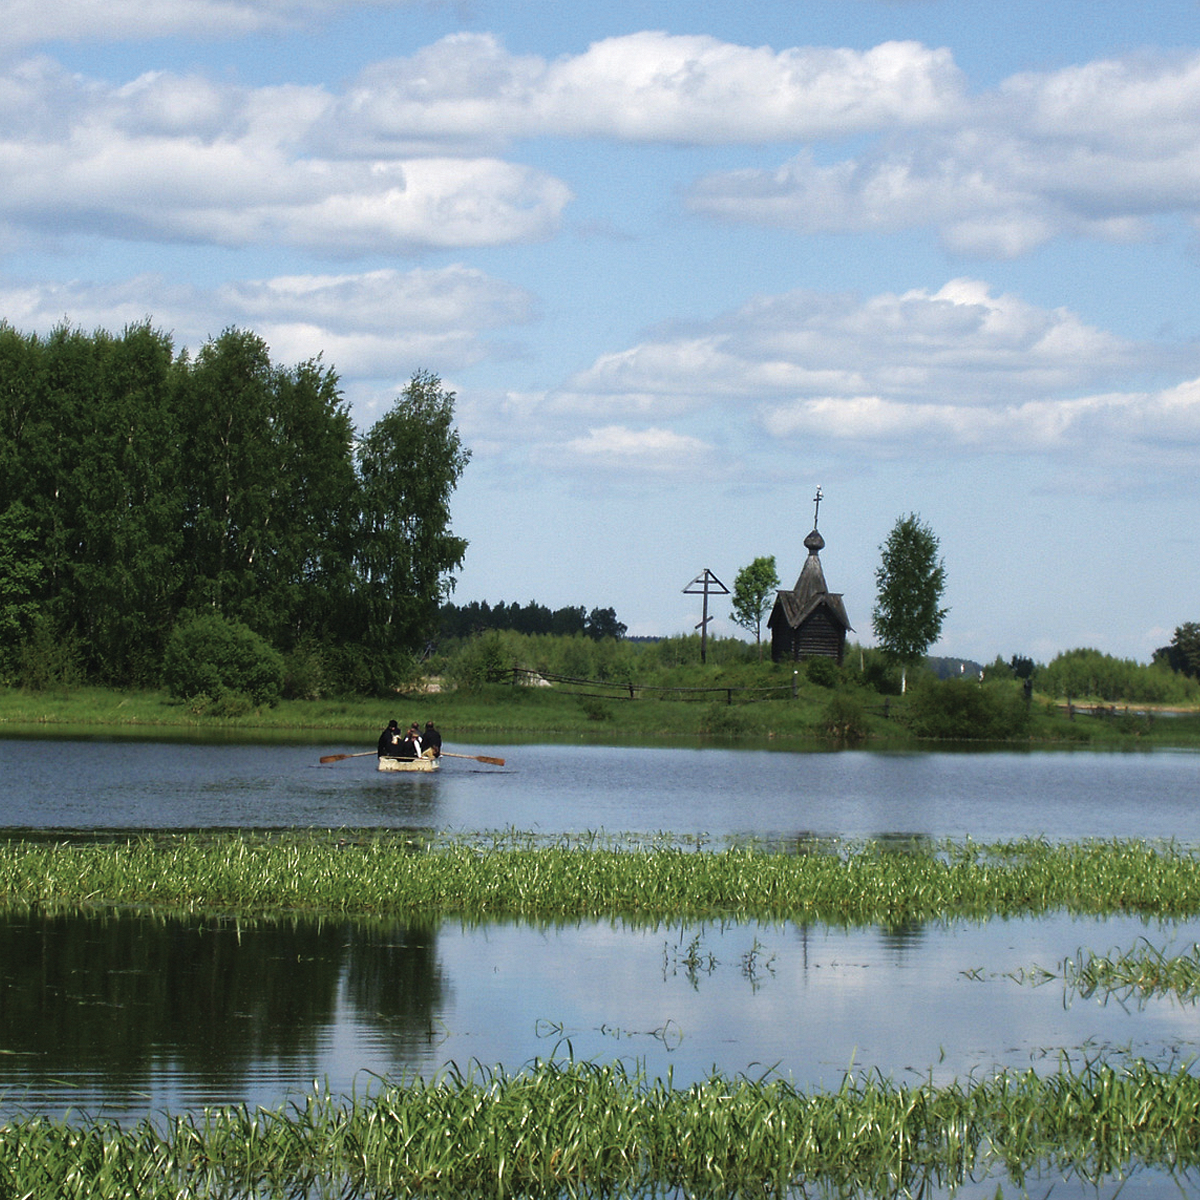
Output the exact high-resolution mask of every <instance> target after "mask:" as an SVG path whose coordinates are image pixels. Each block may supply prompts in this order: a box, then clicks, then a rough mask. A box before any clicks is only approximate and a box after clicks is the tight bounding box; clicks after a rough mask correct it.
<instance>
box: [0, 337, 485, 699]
mask: <svg viewBox="0 0 1200 1200" xmlns="http://www.w3.org/2000/svg"><path fill="white" fill-rule="evenodd" d="M453 409H454V395H453V393H451V392H447V391H445V390H444V389H443V387H442V385H441V381H440V380H439V379H438V377H437V376H436V375H433V374H430V373H428V372H418V373H417V374H415V375H413V377H412V379H411V381H410V382H409V384H408V386H407V387H406V388H405V389H404V391H403V393H402V394H401V395H400V396H399V397H397V399H396V400H395V402H394V403H393V405H392V407H391V408H390V409H389V410H388V411H387V412H385V413H384V415H383V416H382V417H380V419H379V420H378V421H377V422H376V423H375V424H374V425H372V426H371V427H370V428H369V429H367V430H366V431H365V432H363V433H358V432H357V431H356V430H355V428H354V426H353V423H352V421H351V418H350V414H349V410H348V406H347V404H346V403H345V401H344V399H343V397H342V394H341V391H340V389H339V385H338V377H337V374H336V372H335V371H334V370H332V369H331V368H330V367H328V366H327V365H326V364H325V363H324V362H323V361H322V360H321V359H320V358H317V359H311V360H309V361H306V362H303V363H300V364H299V365H296V366H291V367H286V366H280V365H277V364H275V363H273V362H272V361H271V359H270V354H269V351H268V348H267V346H266V344H265V343H264V342H263V340H262V339H261V338H260V337H258V336H257V335H255V334H254V333H252V332H248V331H245V330H240V329H229V330H226V331H225V332H224V333H222V334H221V335H220V336H219V337H216V338H213V339H211V340H210V341H208V342H207V343H206V344H205V345H204V346H202V347H201V348H200V349H199V351H198V352H197V353H196V354H195V356H194V357H192V356H190V355H189V354H188V353H187V352H180V353H177V352H176V351H175V348H174V346H173V344H172V340H171V338H170V337H169V335H167V334H165V333H163V332H161V331H159V330H156V329H154V328H153V327H152V326H151V324H150V323H149V322H146V323H143V324H139V325H134V326H130V327H128V328H126V329H125V330H124V332H123V333H121V334H120V335H114V334H111V333H108V332H104V331H97V332H95V333H91V334H87V333H83V332H80V331H78V330H74V329H70V328H67V327H60V328H58V329H56V330H54V331H53V332H52V333H51V334H49V335H47V336H45V337H41V336H38V335H36V334H24V333H21V332H19V331H17V330H16V329H14V328H12V327H11V326H9V325H7V324H0V674H2V676H3V678H4V679H6V680H7V681H8V682H21V681H28V680H29V679H30V678H32V677H33V676H35V675H36V674H37V673H38V671H39V670H40V671H42V672H46V671H50V673H51V674H53V673H54V672H55V671H58V672H60V673H63V672H67V671H71V672H74V673H75V674H76V675H77V676H78V677H79V678H81V679H83V680H87V681H92V682H96V683H102V684H106V685H111V686H146V685H154V684H156V683H157V682H159V681H160V679H161V677H162V670H163V663H164V657H165V655H166V651H167V647H168V642H169V640H170V639H171V637H172V635H173V634H174V633H175V631H176V630H177V629H178V628H180V627H181V626H182V625H184V624H186V623H187V622H188V621H189V620H192V619H195V618H199V617H205V618H207V619H209V620H210V621H211V620H212V619H214V618H216V619H218V620H220V621H224V622H231V623H236V624H237V625H238V626H239V627H245V628H247V629H248V630H250V631H252V632H253V634H255V635H256V636H257V637H258V638H261V639H262V640H263V641H264V642H265V643H266V644H267V645H269V646H270V647H272V648H273V649H274V650H275V651H276V652H277V653H279V654H281V655H282V656H284V658H285V660H286V661H288V662H289V663H290V664H291V666H292V668H293V669H294V673H295V674H296V676H297V678H300V679H306V680H307V681H308V682H307V684H306V685H304V686H307V687H316V686H317V683H316V682H315V680H316V678H317V677H318V676H319V677H320V679H321V680H322V681H323V686H324V687H325V688H326V689H327V690H346V691H373V690H380V689H381V688H383V687H385V686H387V685H388V684H389V683H391V682H393V681H394V679H395V677H396V676H397V675H398V674H402V673H403V671H404V669H405V664H406V663H407V662H408V661H409V660H410V658H411V656H412V654H413V653H414V651H417V650H419V649H420V648H421V646H422V645H423V643H424V639H425V638H427V637H428V636H429V635H430V634H431V633H432V632H433V631H434V629H435V628H436V623H437V617H438V609H439V606H440V604H441V602H442V601H443V600H444V599H445V598H446V596H447V595H448V594H449V590H450V588H451V587H452V586H453V578H452V576H451V574H450V572H452V571H454V570H455V569H457V568H458V567H459V566H460V565H461V563H462V561H463V557H464V554H465V551H466V545H467V544H466V542H465V541H464V540H463V539H462V538H459V537H456V536H455V535H454V534H453V533H452V531H451V528H450V512H449V500H450V496H451V493H452V491H453V489H454V487H455V486H456V484H457V482H458V479H459V477H460V476H461V474H462V471H463V469H464V468H465V466H466V464H467V461H468V459H469V451H468V450H466V449H465V448H464V447H463V445H462V442H461V439H460V437H459V434H458V432H457V430H456V428H455V427H454V423H453V416H454V414H453ZM48 663H49V664H50V666H49V667H48V666H47V664H48Z"/></svg>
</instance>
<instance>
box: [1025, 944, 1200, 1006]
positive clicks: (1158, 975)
mask: <svg viewBox="0 0 1200 1200" xmlns="http://www.w3.org/2000/svg"><path fill="white" fill-rule="evenodd" d="M1046 974H1047V976H1048V977H1051V978H1055V977H1057V976H1054V974H1053V973H1052V972H1047V973H1046ZM1060 974H1061V978H1062V979H1063V981H1064V983H1066V985H1067V986H1068V987H1069V988H1070V989H1071V990H1072V991H1073V992H1075V993H1077V994H1078V995H1080V996H1081V997H1083V998H1084V999H1085V1000H1086V999H1091V998H1093V997H1098V998H1101V999H1106V998H1108V997H1109V996H1114V997H1116V998H1117V999H1119V1000H1121V1001H1125V1000H1130V999H1134V1000H1143V999H1150V998H1151V997H1154V996H1168V995H1169V996H1174V998H1175V999H1176V1000H1179V1001H1181V1002H1182V1003H1188V1004H1192V1003H1195V1001H1196V1000H1197V998H1200V944H1195V943H1194V944H1193V945H1192V950H1191V953H1190V954H1177V955H1169V954H1168V953H1167V952H1166V950H1160V949H1158V948H1157V947H1155V946H1152V945H1151V944H1150V943H1149V942H1148V941H1147V940H1146V939H1144V938H1143V939H1141V940H1140V942H1139V944H1138V946H1137V947H1136V948H1135V949H1133V950H1129V951H1116V950H1114V951H1110V952H1109V953H1108V954H1096V953H1094V952H1092V951H1091V950H1082V949H1081V950H1080V951H1079V952H1078V957H1077V958H1075V959H1064V960H1063V962H1062V963H1061V964H1060Z"/></svg>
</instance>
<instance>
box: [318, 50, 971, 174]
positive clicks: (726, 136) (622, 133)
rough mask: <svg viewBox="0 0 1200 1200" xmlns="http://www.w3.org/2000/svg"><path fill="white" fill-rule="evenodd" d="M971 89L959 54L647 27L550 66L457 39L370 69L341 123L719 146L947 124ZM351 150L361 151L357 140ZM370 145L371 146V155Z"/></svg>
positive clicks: (378, 141)
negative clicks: (743, 42)
mask: <svg viewBox="0 0 1200 1200" xmlns="http://www.w3.org/2000/svg"><path fill="white" fill-rule="evenodd" d="M961 92H962V82H961V79H960V77H959V73H958V71H957V69H956V68H955V66H954V63H953V60H952V58H951V56H950V54H949V52H948V51H946V50H930V49H927V48H926V47H924V46H921V45H919V44H918V43H915V42H888V43H885V44H883V45H880V46H876V47H874V48H873V49H870V50H866V51H856V50H846V49H829V48H814V47H801V48H792V49H787V50H782V51H778V52H776V51H774V50H771V49H770V48H768V47H748V46H737V45H731V44H729V43H727V42H721V41H718V40H717V39H715V38H711V37H695V36H693V37H679V36H671V35H669V34H666V33H660V32H642V33H634V34H629V35H627V36H624V37H613V38H607V39H605V40H603V41H600V42H596V43H594V44H593V45H591V46H589V47H588V49H587V50H586V51H584V52H583V53H582V54H579V55H575V56H567V57H563V58H560V59H557V60H552V61H547V60H545V59H541V58H538V57H535V56H532V55H526V56H515V55H511V54H509V53H508V52H507V51H506V50H505V49H504V48H503V46H501V44H500V43H499V42H498V41H497V40H496V39H495V38H494V37H492V36H490V35H487V34H456V35H454V36H452V37H448V38H445V39H443V40H442V41H440V42H438V43H436V44H435V45H433V46H430V47H427V48H426V49H424V50H422V51H420V52H419V53H418V54H415V55H413V56H412V57H410V58H404V59H395V60H391V61H387V62H381V63H376V64H374V65H373V66H371V67H369V68H368V69H367V70H366V71H364V72H363V73H362V74H361V75H360V76H359V77H358V79H357V80H356V81H355V82H354V83H353V84H352V85H351V86H350V88H349V89H348V90H347V92H346V95H345V96H344V97H343V98H342V100H341V101H340V102H339V104H338V105H337V106H336V108H335V109H334V110H333V111H332V112H331V114H330V124H331V127H334V128H336V129H337V130H338V131H339V134H338V136H339V138H340V136H341V131H344V130H345V129H346V128H349V129H350V130H351V131H353V132H352V135H351V137H352V139H353V136H354V133H357V135H358V137H360V138H364V139H367V142H366V144H367V145H375V146H400V147H406V148H408V149H407V150H406V151H405V152H411V148H412V147H413V146H415V145H419V144H421V142H422V141H428V142H433V143H438V142H441V141H443V140H448V141H449V142H451V143H456V142H461V143H464V144H469V145H479V144H491V145H503V144H505V143H506V142H507V141H509V140H510V139H512V138H516V137H534V136H571V137H602V138H613V139H617V140H621V141H634V142H648V141H653V142H672V143H678V144H686V145H713V144H724V143H730V142H733V143H740V142H766V141H796V140H801V139H808V138H814V137H828V136H839V137H840V136H845V135H847V134H850V133H856V132H860V131H863V130H874V129H879V128H893V127H896V126H907V125H910V124H922V123H927V122H935V123H937V122H942V121H945V120H947V119H948V118H949V116H950V115H951V114H952V113H954V112H955V111H956V110H957V108H958V106H959V104H960V99H961ZM351 145H354V142H353V140H352V141H351ZM360 148H361V147H360Z"/></svg>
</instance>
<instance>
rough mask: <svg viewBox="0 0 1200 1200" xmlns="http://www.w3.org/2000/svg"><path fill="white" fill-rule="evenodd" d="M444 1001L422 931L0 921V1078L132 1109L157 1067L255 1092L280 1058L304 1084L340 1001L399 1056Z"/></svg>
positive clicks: (315, 1067)
mask: <svg viewBox="0 0 1200 1200" xmlns="http://www.w3.org/2000/svg"><path fill="white" fill-rule="evenodd" d="M444 1002H445V980H444V977H443V974H442V972H441V970H440V969H439V967H438V964H437V961H436V938H435V937H434V935H433V934H432V933H431V932H430V931H429V930H425V929H415V928H409V927H406V926H397V925H386V926H374V925H367V924H339V923H327V922H326V923H323V922H314V921H292V922H285V923H272V922H258V923H253V924H246V923H242V922H238V921H235V920H220V919H217V920H213V919H205V920H202V921H201V920H189V919H185V918H159V917H148V916H140V915H129V914H123V915H106V916H80V915H55V916H32V917H14V918H8V919H5V920H3V921H0V1051H2V1052H3V1056H4V1057H3V1058H0V1080H2V1081H3V1082H4V1083H5V1084H7V1085H8V1086H9V1087H10V1088H11V1087H14V1085H15V1088H17V1089H20V1090H21V1092H22V1094H24V1095H26V1097H27V1098H28V1097H29V1092H28V1090H27V1089H28V1088H29V1087H30V1086H31V1085H33V1086H34V1088H35V1090H36V1089H37V1088H38V1082H37V1081H38V1080H43V1081H52V1080H59V1081H65V1082H64V1084H63V1091H62V1095H63V1096H71V1097H73V1098H74V1099H75V1101H76V1103H80V1102H84V1103H86V1104H88V1105H89V1106H99V1105H102V1106H103V1107H105V1108H106V1109H112V1108H113V1107H114V1106H116V1107H117V1108H122V1109H124V1108H133V1109H136V1110H141V1109H143V1108H144V1103H143V1098H144V1097H145V1096H146V1095H147V1093H148V1090H152V1089H154V1088H155V1087H156V1086H158V1085H156V1083H155V1082H154V1081H155V1080H156V1078H157V1079H159V1080H160V1082H161V1081H163V1080H164V1079H165V1082H166V1085H167V1087H168V1089H170V1088H171V1087H172V1083H173V1081H182V1082H185V1083H186V1086H187V1088H188V1089H190V1090H191V1091H196V1092H199V1093H202V1094H218V1093H219V1094H220V1095H221V1096H222V1099H223V1100H224V1099H231V1098H235V1096H236V1094H237V1093H239V1092H243V1093H246V1094H255V1093H257V1092H259V1091H260V1090H261V1088H260V1084H259V1081H260V1079H262V1078H266V1077H268V1076H270V1077H274V1076H275V1075H276V1074H277V1071H276V1068H277V1067H278V1066H279V1065H280V1064H286V1069H285V1071H284V1074H285V1075H286V1074H288V1073H289V1072H290V1073H291V1075H292V1076H293V1078H294V1079H295V1081H296V1082H302V1081H303V1080H305V1079H311V1078H312V1076H313V1074H314V1073H316V1074H318V1075H319V1074H320V1073H321V1064H322V1062H323V1060H324V1059H325V1057H326V1056H327V1054H328V1049H329V1034H330V1031H331V1030H333V1029H335V1028H336V1027H337V1025H338V1023H339V1021H340V1020H341V1019H342V1012H343V1008H344V1006H345V1004H346V1003H349V1004H350V1005H351V1006H352V1007H353V1009H354V1011H355V1012H356V1013H358V1014H359V1015H360V1016H361V1017H363V1018H364V1019H367V1020H369V1021H372V1022H374V1023H375V1024H376V1025H378V1027H379V1028H380V1029H386V1031H387V1037H388V1040H389V1041H390V1042H391V1043H392V1045H393V1047H394V1050H395V1053H396V1056H397V1061H401V1060H402V1059H403V1058H404V1057H405V1055H406V1054H407V1052H408V1051H409V1050H410V1049H411V1048H412V1047H414V1046H419V1045H422V1044H424V1043H425V1042H426V1041H427V1040H428V1036H429V1031H430V1029H431V1027H432V1024H433V1021H434V1014H435V1013H436V1012H438V1011H439V1010H440V1009H441V1007H442V1006H443V1004H444ZM268 1065H270V1067H271V1070H269V1071H267V1070H265V1068H266V1067H268ZM95 1081H103V1082H102V1083H97V1082H95ZM97 1088H99V1089H100V1090H99V1091H97V1090H96V1089H97ZM231 1088H232V1089H233V1090H234V1095H233V1096H231V1095H230V1089H231ZM50 1091H51V1092H53V1091H54V1087H53V1086H52V1085H51V1086H50ZM12 1094H13V1095H16V1094H17V1091H16V1090H14V1091H13V1092H12Z"/></svg>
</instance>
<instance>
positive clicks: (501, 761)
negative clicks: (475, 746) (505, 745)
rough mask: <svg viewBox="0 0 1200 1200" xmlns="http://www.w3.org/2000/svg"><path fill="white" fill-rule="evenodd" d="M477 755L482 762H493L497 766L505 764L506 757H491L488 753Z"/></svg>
mask: <svg viewBox="0 0 1200 1200" xmlns="http://www.w3.org/2000/svg"><path fill="white" fill-rule="evenodd" d="M475 757H476V758H477V759H479V761H480V762H485V763H491V764H492V765H493V766H496V767H502V766H504V759H502V758H489V757H488V756H487V755H486V754H476V755H475Z"/></svg>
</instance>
